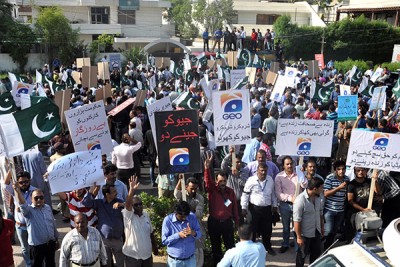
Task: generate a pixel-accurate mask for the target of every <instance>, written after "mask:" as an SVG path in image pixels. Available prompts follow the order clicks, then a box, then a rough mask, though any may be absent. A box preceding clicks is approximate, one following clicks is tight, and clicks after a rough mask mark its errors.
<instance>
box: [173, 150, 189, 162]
mask: <svg viewBox="0 0 400 267" xmlns="http://www.w3.org/2000/svg"><path fill="white" fill-rule="evenodd" d="M189 163H190V160H189V149H187V148H171V149H170V150H169V164H170V165H171V166H182V165H189Z"/></svg>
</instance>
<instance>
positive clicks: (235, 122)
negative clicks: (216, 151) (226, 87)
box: [212, 90, 251, 146]
mask: <svg viewBox="0 0 400 267" xmlns="http://www.w3.org/2000/svg"><path fill="white" fill-rule="evenodd" d="M249 97H250V96H249V90H233V91H219V92H214V93H213V95H212V102H213V111H214V136H215V144H216V145H217V146H225V145H240V144H247V143H250V140H251V124H250V106H249V105H250V104H249V103H250V99H249Z"/></svg>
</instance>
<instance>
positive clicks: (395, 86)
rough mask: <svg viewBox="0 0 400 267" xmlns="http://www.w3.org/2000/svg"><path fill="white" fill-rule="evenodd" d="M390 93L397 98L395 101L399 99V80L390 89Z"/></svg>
mask: <svg viewBox="0 0 400 267" xmlns="http://www.w3.org/2000/svg"><path fill="white" fill-rule="evenodd" d="M392 92H393V94H394V95H395V96H396V97H397V99H399V98H400V78H399V79H397V82H396V84H395V85H394V86H393V88H392Z"/></svg>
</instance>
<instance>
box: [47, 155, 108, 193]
mask: <svg viewBox="0 0 400 267" xmlns="http://www.w3.org/2000/svg"><path fill="white" fill-rule="evenodd" d="M47 172H48V173H49V176H48V177H47V178H48V180H49V184H50V188H51V192H52V193H53V194H55V193H58V192H68V191H71V190H76V189H81V188H84V187H89V186H92V185H93V184H94V183H96V184H102V183H103V181H104V174H103V169H102V165H101V152H100V150H91V151H81V152H75V153H72V154H68V155H65V156H63V157H62V158H60V159H58V160H56V161H54V162H53V163H51V164H50V166H49V167H48V168H47Z"/></svg>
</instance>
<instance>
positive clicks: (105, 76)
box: [97, 62, 110, 81]
mask: <svg viewBox="0 0 400 267" xmlns="http://www.w3.org/2000/svg"><path fill="white" fill-rule="evenodd" d="M97 71H98V73H99V79H102V80H103V81H105V80H109V79H110V67H109V64H108V62H98V63H97Z"/></svg>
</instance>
